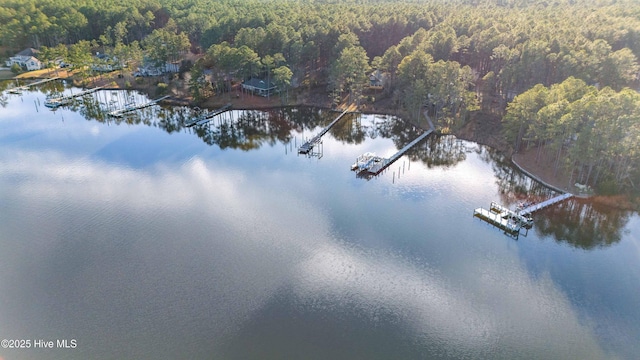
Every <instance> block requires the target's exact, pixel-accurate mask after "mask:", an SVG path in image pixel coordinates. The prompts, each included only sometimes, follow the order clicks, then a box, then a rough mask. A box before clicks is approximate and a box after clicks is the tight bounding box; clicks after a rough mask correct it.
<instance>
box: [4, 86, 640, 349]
mask: <svg viewBox="0 0 640 360" xmlns="http://www.w3.org/2000/svg"><path fill="white" fill-rule="evenodd" d="M52 86H54V85H52ZM51 90H53V88H45V90H42V91H51ZM57 90H61V89H60V88H58V89H57ZM66 91H67V92H69V91H71V90H66ZM74 91H78V90H74ZM129 96H134V97H136V98H137V99H138V100H139V101H142V100H141V96H139V95H134V94H131V95H129ZM126 97H127V95H125V94H124V93H121V92H118V93H116V92H107V91H101V92H98V93H96V95H94V96H92V97H91V98H89V99H88V100H87V102H86V105H84V106H78V107H75V108H74V109H67V108H64V109H59V110H57V111H55V112H54V111H51V110H49V109H47V108H45V107H43V106H42V104H43V102H44V99H45V94H43V93H42V92H40V91H33V92H28V93H25V94H23V95H22V96H16V95H3V97H2V98H1V99H0V100H2V101H1V103H2V104H1V105H3V107H2V108H0V246H1V250H0V274H1V275H0V338H2V339H5V338H6V339H30V340H31V341H32V342H33V341H34V340H37V339H44V340H54V341H55V340H57V339H75V340H76V341H77V346H76V348H75V349H53V350H51V349H33V348H31V349H0V358H2V359H6V360H9V359H636V358H637V356H638V354H640V345H639V344H640V341H638V339H640V306H639V305H640V286H639V285H638V284H640V267H639V266H638V264H639V263H640V235H639V234H640V217H638V215H637V214H635V213H627V212H620V211H613V210H611V209H603V208H599V207H597V206H593V205H592V204H590V203H589V202H588V201H585V200H570V201H567V202H564V203H562V204H559V205H557V206H554V207H553V208H550V209H547V210H545V211H542V212H539V213H537V214H536V215H535V225H534V227H533V229H531V230H530V231H529V232H528V233H526V234H525V233H523V234H522V235H521V236H520V237H519V238H517V239H514V238H511V237H509V236H506V235H504V234H503V233H502V232H501V231H500V230H498V229H496V228H493V227H491V226H490V225H488V224H486V223H484V222H482V221H480V220H478V219H475V218H473V217H472V213H473V209H474V208H477V207H481V206H482V207H488V206H489V203H490V202H491V201H494V200H496V201H500V202H502V203H504V204H509V205H511V206H513V205H515V203H516V202H517V201H519V200H522V199H541V198H547V197H549V196H552V195H554V194H553V192H551V191H549V190H546V189H545V188H543V187H542V186H540V185H539V184H537V183H535V182H532V181H531V180H530V179H528V178H526V177H525V176H523V175H522V174H520V173H518V172H517V171H514V170H513V169H512V168H510V167H509V166H508V164H507V163H506V162H505V161H504V159H501V158H500V156H499V155H498V154H495V153H494V152H492V151H491V150H490V149H488V148H485V147H482V146H479V145H477V144H474V143H470V142H464V141H459V140H457V139H455V138H453V137H443V138H436V137H430V138H428V139H427V140H426V141H425V142H423V143H421V144H419V145H418V146H417V147H416V148H415V149H414V150H412V151H411V152H410V153H409V154H408V155H406V156H404V157H402V158H401V159H400V160H398V161H397V162H396V163H394V164H393V165H392V166H391V167H390V168H389V169H388V170H387V171H385V172H384V173H383V174H381V175H380V176H378V177H375V178H372V179H361V178H357V177H356V175H355V173H353V172H351V171H349V167H350V165H351V164H352V163H353V161H354V160H355V158H356V157H357V156H358V155H360V154H362V153H364V152H367V151H372V152H376V153H377V154H379V155H383V156H388V155H391V154H393V153H394V152H395V151H396V149H398V148H400V147H401V146H403V145H404V144H406V143H407V142H409V141H410V140H411V139H412V138H414V137H415V136H416V134H419V132H417V131H416V130H413V129H407V125H405V124H404V123H403V122H402V121H401V120H399V119H396V118H392V117H385V116H373V115H362V116H353V115H349V116H347V117H346V118H345V119H343V120H341V122H340V123H338V124H337V125H336V127H335V128H334V129H333V130H332V131H331V132H330V133H328V134H327V135H325V137H324V143H323V146H322V147H321V148H320V150H322V152H321V154H318V156H313V157H306V156H303V155H298V154H297V153H296V147H297V145H300V143H301V141H302V139H304V138H306V137H311V136H313V135H314V134H315V133H317V132H318V131H319V129H320V128H321V126H322V125H324V124H326V123H328V122H329V121H330V120H331V119H332V117H334V116H336V114H335V113H331V112H319V111H317V110H314V109H308V108H299V109H286V110H274V111H271V112H266V113H262V112H241V111H234V112H231V113H227V114H226V115H225V116H224V117H220V118H216V119H214V121H213V122H212V123H211V125H209V126H201V127H195V128H189V129H185V128H182V127H181V121H182V120H183V119H189V118H190V116H191V110H189V109H181V108H175V109H161V108H159V107H152V108H149V109H146V110H145V111H143V112H141V113H140V114H139V115H136V116H134V117H132V118H130V119H129V120H122V121H119V122H114V121H113V120H108V118H106V117H105V116H104V115H103V114H101V113H100V112H98V111H97V110H98V109H100V108H101V109H103V110H104V109H106V108H108V107H109V106H111V107H110V108H111V109H112V108H114V107H115V106H118V104H121V103H122V102H123V101H125V100H124V99H125V98H126Z"/></svg>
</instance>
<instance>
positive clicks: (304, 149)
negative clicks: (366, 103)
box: [298, 105, 356, 154]
mask: <svg viewBox="0 0 640 360" xmlns="http://www.w3.org/2000/svg"><path fill="white" fill-rule="evenodd" d="M355 110H356V107H355V105H350V106H349V107H347V109H346V110H345V111H343V112H342V114H340V115H338V117H337V118H335V119H334V120H333V121H332V122H331V123H330V124H329V125H327V126H326V127H325V128H324V129H322V130H321V131H320V132H319V133H318V134H316V135H315V136H314V137H312V138H311V139H309V140H307V141H306V142H305V143H304V144H302V145H300V147H299V148H298V153H299V154H308V153H309V152H310V151H311V150H313V148H314V147H315V146H316V145H317V144H318V143H319V142H320V140H322V136H324V134H326V133H327V132H328V131H329V130H331V128H332V127H333V125H335V124H336V123H337V122H338V121H339V120H340V119H341V118H342V117H343V116H344V115H345V114H347V113H349V112H354V111H355Z"/></svg>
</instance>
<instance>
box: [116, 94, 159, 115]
mask: <svg viewBox="0 0 640 360" xmlns="http://www.w3.org/2000/svg"><path fill="white" fill-rule="evenodd" d="M168 97H169V95H165V96H163V97H161V98H157V99H155V100H152V101H149V102H146V103H144V104H140V105H127V106H125V107H124V108H122V109H118V110H114V111H112V112H110V113H109V116H113V117H123V116H124V115H126V114H128V113H130V112H133V111H136V110H140V109H144V108H146V107H149V106H152V105H155V104H157V103H159V102H160V101H162V100H164V99H166V98H168Z"/></svg>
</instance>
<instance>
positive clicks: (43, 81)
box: [7, 76, 60, 94]
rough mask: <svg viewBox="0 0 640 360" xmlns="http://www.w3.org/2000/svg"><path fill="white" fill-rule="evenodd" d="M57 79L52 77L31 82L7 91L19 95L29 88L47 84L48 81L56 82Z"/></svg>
mask: <svg viewBox="0 0 640 360" xmlns="http://www.w3.org/2000/svg"><path fill="white" fill-rule="evenodd" d="M58 79H60V77H58V76H56V77H52V78H48V79H42V80H38V81H36V82H32V83H31V84H27V85H22V86H18V87H15V88H12V89H9V90H7V91H8V92H9V93H11V94H21V93H22V92H23V91H25V90H27V89H29V88H30V87H31V86H36V85H40V84H44V83H48V82H49V81H54V80H58Z"/></svg>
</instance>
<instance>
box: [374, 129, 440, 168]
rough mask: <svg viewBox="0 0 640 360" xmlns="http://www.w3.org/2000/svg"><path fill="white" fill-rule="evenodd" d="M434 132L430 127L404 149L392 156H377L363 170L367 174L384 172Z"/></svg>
mask: <svg viewBox="0 0 640 360" xmlns="http://www.w3.org/2000/svg"><path fill="white" fill-rule="evenodd" d="M432 132H433V129H429V130H427V131H425V132H423V133H422V135H420V136H418V137H417V138H415V139H414V140H413V141H411V142H410V143H408V144H407V145H405V146H404V147H403V148H402V149H400V150H398V152H396V153H395V154H393V155H392V156H391V157H390V158H387V159H385V158H381V157H376V158H375V159H374V160H373V161H371V162H370V163H369V165H368V166H366V167H365V168H364V169H363V170H362V171H363V172H364V173H366V174H367V175H378V174H380V173H381V172H382V170H384V169H386V168H387V167H389V165H391V164H393V163H394V162H395V161H396V160H398V159H399V158H400V157H401V156H402V155H404V153H405V152H407V151H408V150H409V149H411V148H412V147H414V146H415V145H416V144H417V143H419V142H420V141H422V140H424V138H426V137H427V136H429V134H431V133H432Z"/></svg>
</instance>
